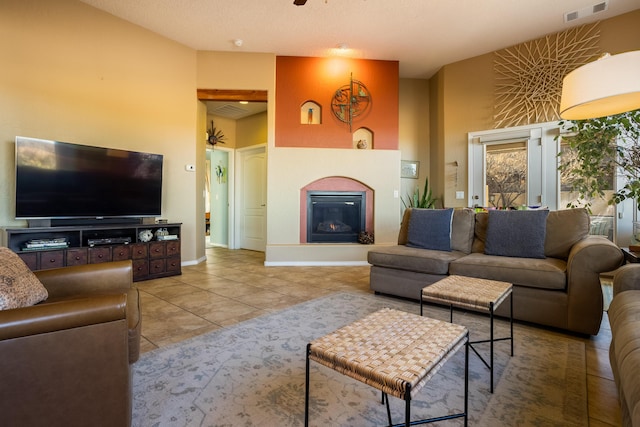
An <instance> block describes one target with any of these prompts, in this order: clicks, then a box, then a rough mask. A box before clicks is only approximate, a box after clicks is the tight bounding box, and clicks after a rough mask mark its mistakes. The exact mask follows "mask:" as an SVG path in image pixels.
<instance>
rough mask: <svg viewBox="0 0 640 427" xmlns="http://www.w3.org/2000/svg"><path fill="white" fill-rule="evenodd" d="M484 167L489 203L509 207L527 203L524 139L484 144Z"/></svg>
mask: <svg viewBox="0 0 640 427" xmlns="http://www.w3.org/2000/svg"><path fill="white" fill-rule="evenodd" d="M484 169H485V182H486V186H487V190H486V191H487V196H488V202H489V203H488V206H492V207H496V208H511V207H518V206H521V205H526V204H527V200H528V199H527V169H528V168H527V146H526V142H524V141H523V142H513V143H507V144H492V145H488V146H486V152H485V167H484Z"/></svg>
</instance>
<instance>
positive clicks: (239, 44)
mask: <svg viewBox="0 0 640 427" xmlns="http://www.w3.org/2000/svg"><path fill="white" fill-rule="evenodd" d="M243 43H244V42H243V41H242V39H235V40H234V41H233V44H234V45H235V46H236V47H242V44H243Z"/></svg>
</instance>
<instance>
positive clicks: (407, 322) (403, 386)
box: [304, 308, 469, 426]
mask: <svg viewBox="0 0 640 427" xmlns="http://www.w3.org/2000/svg"><path fill="white" fill-rule="evenodd" d="M468 343H469V331H468V330H467V328H465V327H464V326H461V325H456V324H454V323H447V322H442V321H440V320H436V319H430V318H428V317H421V316H417V315H415V314H411V313H406V312H403V311H398V310H393V309H389V308H384V309H382V310H379V311H376V312H375V313H372V314H370V315H368V316H366V317H364V318H363V319H361V320H358V321H356V322H354V323H352V324H350V325H347V326H344V327H342V328H340V329H338V330H337V331H335V332H332V333H330V334H328V335H325V336H324V337H321V338H318V339H316V340H314V341H312V342H310V343H309V344H307V357H306V377H305V408H304V425H305V426H308V425H309V361H310V360H314V361H316V362H318V363H320V364H321V365H324V366H326V367H329V368H331V369H333V370H335V371H337V372H339V373H341V374H343V375H346V376H349V377H351V378H354V379H356V380H358V381H361V382H363V383H365V384H368V385H370V386H372V387H374V388H376V389H378V390H380V391H381V392H382V403H385V402H386V409H387V417H388V419H389V425H390V426H392V425H393V423H392V421H391V411H390V409H389V396H388V395H392V396H395V397H397V398H399V399H402V400H404V401H405V422H404V423H401V424H396V426H403V425H404V426H409V425H417V424H425V423H430V422H435V421H442V420H447V419H453V418H462V417H464V425H465V426H467V418H468V417H467V412H468V395H469V346H468ZM462 346H464V347H465V373H464V412H461V413H457V414H452V415H444V416H441V417H434V418H428V419H424V420H420V421H411V399H412V397H413V396H415V395H416V393H418V391H419V390H420V389H421V388H422V387H423V386H424V385H425V384H426V383H427V382H428V381H429V380H430V379H431V378H432V377H433V375H434V374H435V373H436V372H437V371H438V370H439V369H440V367H441V366H442V365H444V363H445V362H446V361H447V360H448V359H449V357H451V356H452V355H453V354H455V352H456V351H458V349H460V348H461V347H462Z"/></svg>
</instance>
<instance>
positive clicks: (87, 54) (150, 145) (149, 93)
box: [0, 0, 204, 261]
mask: <svg viewBox="0 0 640 427" xmlns="http://www.w3.org/2000/svg"><path fill="white" fill-rule="evenodd" d="M0 52H2V56H3V58H2V66H0V94H2V95H1V96H0V224H1V225H3V226H6V225H17V226H22V225H25V223H24V222H21V221H16V220H15V219H14V209H13V203H14V189H13V183H14V177H13V171H14V154H13V151H14V140H15V137H16V135H23V136H31V137H38V138H44V139H57V140H61V141H68V142H77V143H83V144H88V145H98V146H105V147H114V148H125V149H131V150H139V151H149V152H154V153H159V154H163V155H164V156H165V165H164V188H163V206H162V216H163V217H165V218H167V219H169V220H170V221H175V222H182V223H183V229H182V236H183V239H182V249H183V261H185V260H186V261H190V260H195V259H196V258H197V254H196V248H195V242H196V238H195V236H196V227H198V226H199V224H200V222H202V221H197V220H199V219H200V217H199V216H198V217H197V218H196V215H195V210H194V206H195V205H196V200H197V198H196V174H195V173H193V172H186V171H185V167H184V166H185V165H186V164H195V163H196V144H195V143H194V141H195V140H196V129H195V128H196V113H197V101H196V99H195V90H196V52H195V51H194V50H192V49H188V48H186V47H184V46H181V45H179V44H177V43H175V42H172V41H169V40H167V39H166V38H163V37H160V36H158V35H155V34H153V33H151V32H149V31H146V30H144V29H141V28H140V27H136V26H134V25H131V24H129V23H127V22H125V21H123V20H120V19H116V18H114V17H113V16H112V15H109V14H107V13H104V12H101V11H98V10H97V9H94V8H92V7H89V6H87V5H85V4H83V3H80V2H78V1H73V0H58V1H55V2H44V1H37V0H3V1H2V2H0ZM203 151H204V149H203ZM203 211H204V210H203ZM202 227H203V226H202ZM203 233H204V231H202V233H201V234H203Z"/></svg>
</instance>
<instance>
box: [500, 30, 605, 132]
mask: <svg viewBox="0 0 640 427" xmlns="http://www.w3.org/2000/svg"><path fill="white" fill-rule="evenodd" d="M599 38H600V30H599V29H598V23H597V22H596V23H595V24H588V25H582V26H579V27H574V28H570V29H568V30H566V31H562V32H560V33H556V34H552V35H548V36H546V37H543V38H540V39H537V40H533V41H529V42H525V43H521V44H519V45H516V46H513V47H510V48H507V49H503V50H500V51H497V52H496V53H495V60H494V73H495V75H496V89H495V103H494V105H495V106H494V116H493V118H494V123H495V128H503V127H511V126H520V125H528V124H534V123H543V122H549V121H553V120H559V119H560V114H559V108H560V95H561V93H562V79H563V78H564V76H565V75H566V74H567V73H569V72H570V71H573V70H574V69H576V68H578V67H579V66H581V65H584V64H586V63H588V62H591V61H593V60H594V59H596V58H597V57H598V55H599V53H600V49H599V48H598V41H599Z"/></svg>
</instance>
